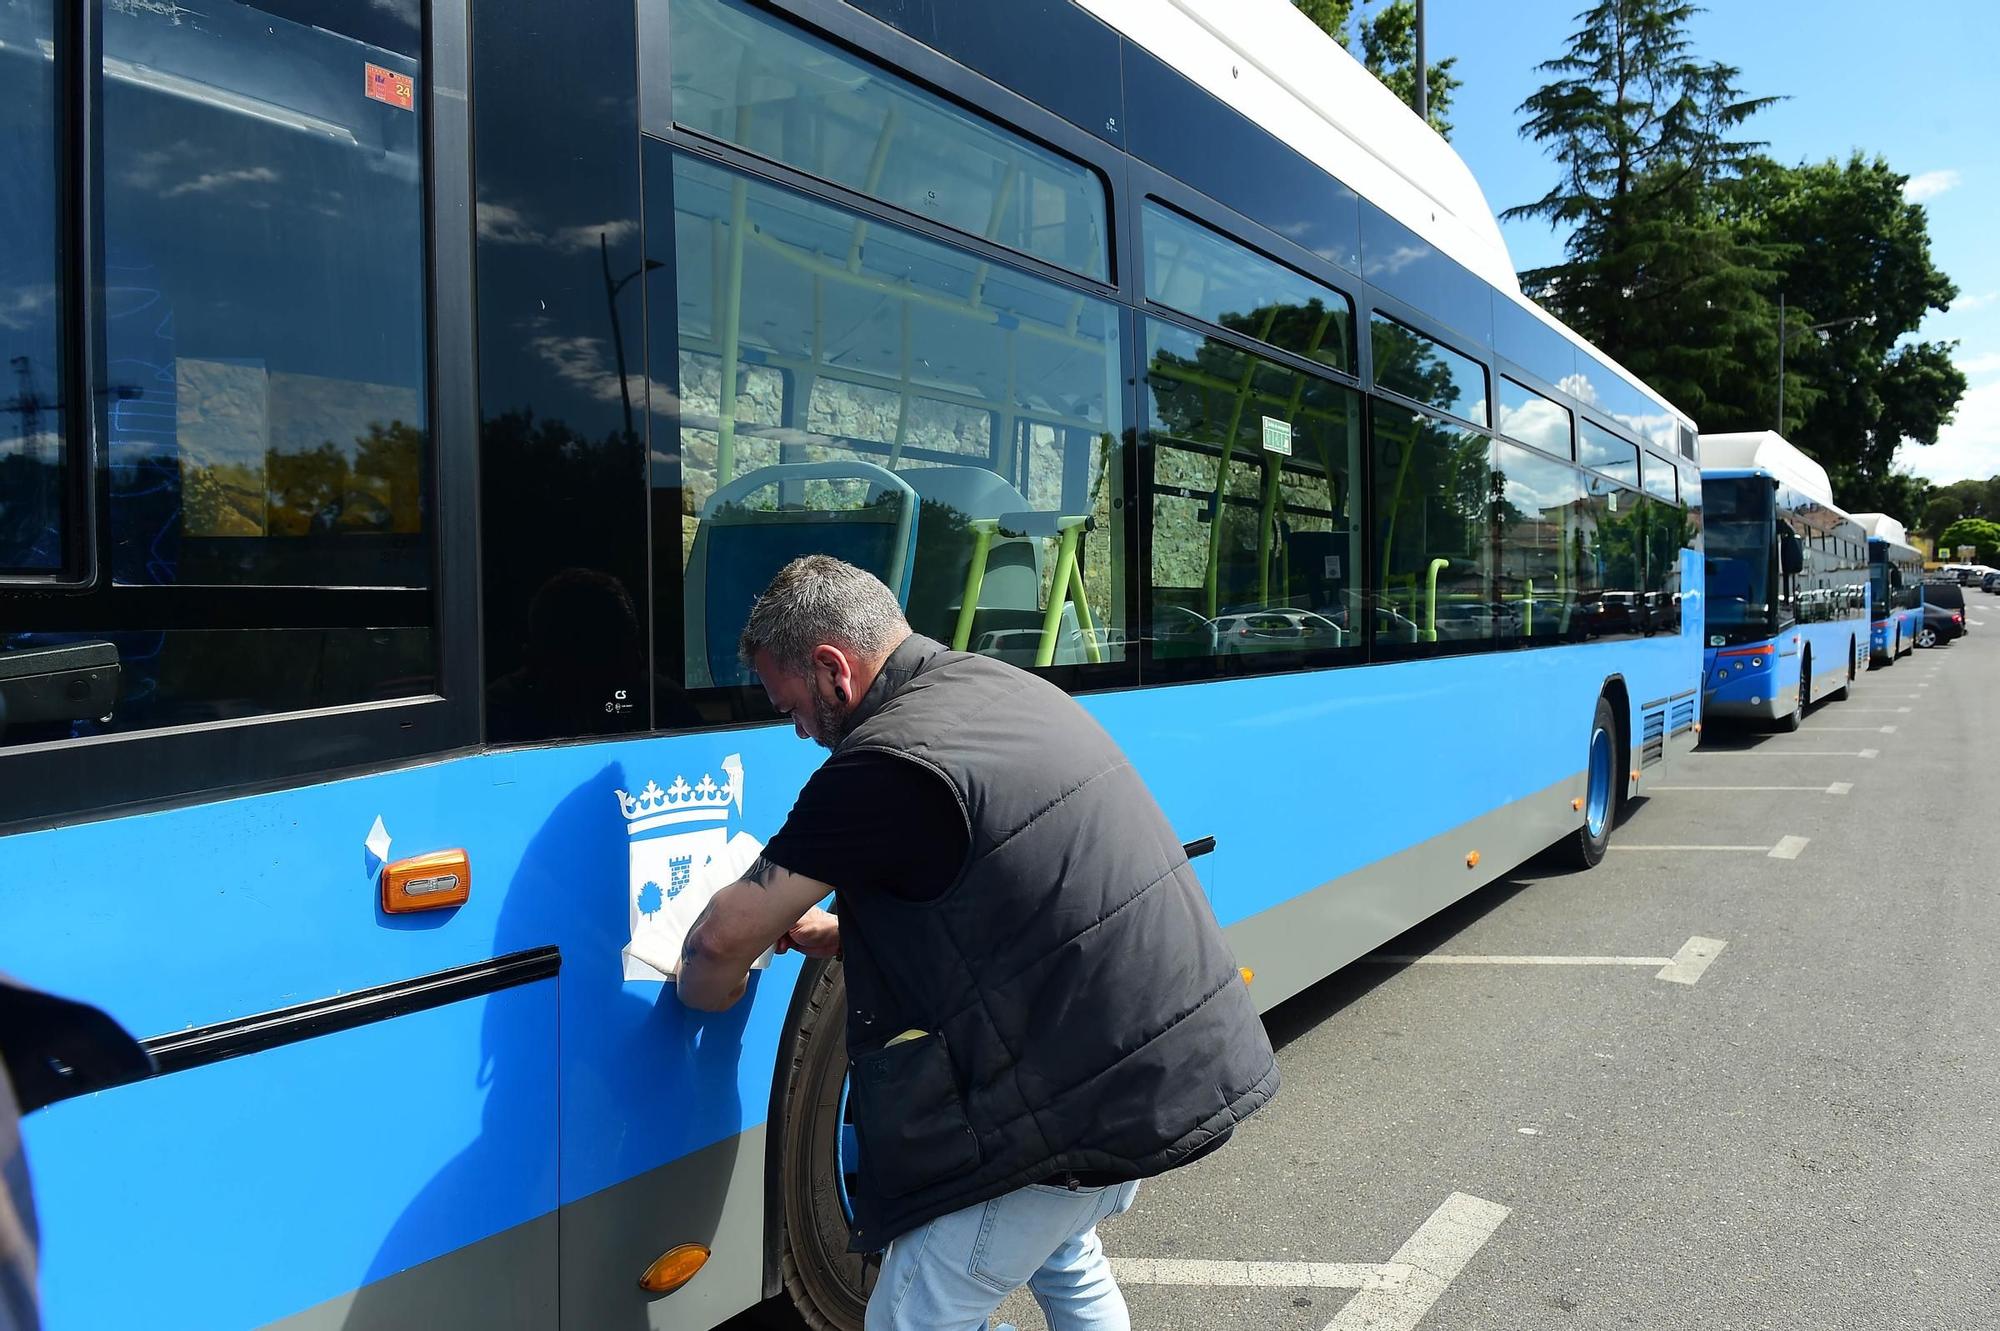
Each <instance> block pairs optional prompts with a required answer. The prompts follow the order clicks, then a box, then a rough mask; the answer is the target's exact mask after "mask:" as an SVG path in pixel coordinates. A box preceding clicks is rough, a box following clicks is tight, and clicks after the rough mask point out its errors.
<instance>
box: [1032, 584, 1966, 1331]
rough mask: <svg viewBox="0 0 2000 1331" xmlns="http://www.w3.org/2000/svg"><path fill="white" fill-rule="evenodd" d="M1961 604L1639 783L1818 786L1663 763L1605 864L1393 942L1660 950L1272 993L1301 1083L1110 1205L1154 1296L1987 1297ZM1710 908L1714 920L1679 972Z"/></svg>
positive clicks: (1287, 1314)
mask: <svg viewBox="0 0 2000 1331" xmlns="http://www.w3.org/2000/svg"><path fill="white" fill-rule="evenodd" d="M1968 601H1969V606H1968V609H1969V611H1970V614H1971V617H1972V618H1974V619H1975V620H1980V619H1983V620H1985V621H1986V624H1985V626H1983V628H1982V627H1975V628H1974V629H1973V630H1972V633H1971V636H1969V637H1967V638H1965V639H1962V640H1961V641H1959V642H1957V643H1955V644H1953V645H1952V646H1950V647H1947V648H1940V649H1934V650H1931V651H1923V652H1919V653H1917V654H1916V655H1915V656H1914V657H1910V658H1906V659H1905V660H1903V661H1901V662H1899V663H1898V664H1897V665H1895V666H1894V667H1892V668H1889V669H1886V670H1875V671H1871V672H1869V673H1868V674H1866V675H1865V676H1864V677H1863V678H1862V680H1861V681H1860V682H1859V683H1858V684H1857V685H1856V687H1855V688H1854V690H1853V696H1852V697H1851V698H1850V699H1849V700H1847V701H1845V702H1833V703H1828V704H1824V705H1821V706H1818V707H1816V708H1815V709H1814V710H1813V711H1812V713H1811V714H1810V715H1809V716H1808V718H1807V720H1806V723H1805V726H1804V727H1803V728H1802V729H1801V730H1800V731H1799V732H1798V733H1796V734H1791V735H1780V734H1717V733H1710V734H1709V735H1708V736H1707V737H1706V738H1705V740H1704V743H1703V747H1702V749H1701V750H1699V751H1698V752H1697V753H1696V754H1695V755H1694V756H1693V757H1692V758H1689V759H1683V760H1681V761H1679V762H1677V763H1676V764H1674V765H1673V766H1672V767H1671V769H1670V770H1669V772H1668V773H1667V774H1666V775H1664V776H1656V777H1655V778H1654V781H1655V784H1656V785H1658V786H1661V787H1669V786H1671V787H1799V789H1656V790H1654V791H1652V792H1651V793H1650V794H1649V795H1648V796H1647V797H1645V798H1643V799H1641V800H1638V801H1636V802H1634V803H1633V804H1632V805H1631V806H1630V807H1629V811H1628V815H1627V817H1626V819H1625V821H1624V823H1623V825H1621V826H1620V827H1619V829H1618V830H1617V832H1616V835H1615V837H1614V841H1613V845H1614V847H1615V849H1614V851H1613V853H1612V854H1611V856H1610V857H1609V858H1608V859H1607V861H1606V862H1605V863H1604V864H1602V865H1600V866H1599V867H1598V868H1597V869H1595V870H1593V871H1591V872H1589V873H1570V872H1563V871H1561V870H1559V869H1556V868H1554V867H1551V866H1547V865H1542V864H1533V865H1529V866H1527V867H1525V868H1524V869H1523V870H1521V871H1520V872H1518V873H1517V874H1515V875H1514V876H1513V877H1512V878H1510V879H1509V880H1506V881H1503V882H1500V883H1496V884H1494V885H1493V886H1492V887H1490V888H1487V889H1486V890H1484V891H1482V892H1480V893H1479V894H1477V895H1476V896H1475V897H1473V898H1471V899H1470V900H1468V901H1466V902H1464V903H1462V904H1461V905H1460V906H1459V907H1457V908H1455V909H1454V910H1452V911H1451V912H1449V913H1448V914H1447V915H1446V916H1443V917H1440V918H1438V919H1436V920H1433V921H1431V922H1430V923H1428V924H1426V925H1424V926H1422V927H1420V928H1418V929H1416V930H1413V931H1412V932H1411V933H1410V934H1408V935H1406V936H1405V937H1404V938H1403V939H1401V940H1399V941H1398V942H1397V943H1396V944H1394V945H1392V946H1391V947H1389V948H1386V949H1384V950H1385V951H1386V952H1393V953H1408V954H1423V955H1453V956H1496V955H1497V956H1598V957H1612V958H1618V957H1626V958H1648V957H1650V958H1654V959H1655V960H1654V962H1650V963H1645V964H1599V965H1503V964H1473V965H1437V964H1415V965H1392V964H1360V965H1356V966H1353V967H1350V968H1348V969H1347V970H1346V971H1344V972H1342V973H1340V974H1338V975H1335V976H1334V977H1332V978H1331V979H1329V980H1327V981H1326V982H1324V983H1323V984H1321V985H1320V986H1318V987H1317V988H1315V989H1313V990H1310V991H1308V992H1307V993H1305V994H1303V995H1301V996H1300V997H1299V998H1297V999H1295V1000H1293V1001H1292V1002H1289V1003H1287V1004H1286V1005H1284V1006H1283V1007H1282V1008H1280V1009H1279V1010H1277V1011H1276V1012H1274V1013H1273V1014H1271V1016H1270V1018H1269V1024H1270V1027H1271V1030H1272V1033H1273V1036H1274V1037H1275V1039H1276V1041H1277V1043H1278V1044H1279V1050H1280V1052H1279V1058H1280V1060H1281V1062H1282V1065H1283V1070H1284V1077H1285V1086H1284V1090H1283V1092H1282V1093H1281V1095H1280V1096H1279V1098H1278V1099H1277V1100H1276V1101H1275V1102H1274V1103H1273V1104H1272V1105H1271V1106H1270V1107H1269V1108H1268V1109H1266V1110H1265V1111H1264V1112H1263V1113H1261V1114H1259V1115H1258V1116H1257V1117H1256V1118H1255V1119H1253V1120H1251V1121H1250V1122H1249V1123H1247V1124H1246V1125H1245V1126H1244V1127H1243V1128H1242V1129H1241V1130H1240V1131H1239V1132H1238V1133H1237V1136H1236V1139H1235V1140H1234V1141H1233V1142H1232V1143H1231V1144H1230V1146H1229V1147H1227V1148H1226V1149H1224V1150H1223V1151H1221V1152H1219V1153H1217V1154H1216V1155H1215V1156H1212V1157H1210V1158H1209V1159H1208V1160H1205V1161H1202V1162H1200V1163H1198V1164H1196V1165H1193V1166H1190V1167H1189V1168H1187V1169H1185V1170H1181V1171H1178V1172H1176V1173H1174V1174H1170V1175H1168V1176H1166V1177H1164V1178H1161V1179H1157V1180H1154V1181H1153V1182H1151V1183H1149V1184H1147V1185H1146V1186H1145V1187H1144V1188H1143V1189H1142V1191H1141V1193H1140V1198H1139V1204H1138V1205H1137V1207H1135V1208H1134V1210H1133V1211H1132V1212H1131V1213H1130V1214H1129V1215H1127V1216H1125V1217H1123V1218H1121V1219H1118V1220H1116V1221H1113V1222H1111V1223H1109V1224H1107V1225H1106V1226H1105V1227H1104V1230H1103V1233H1104V1237H1105V1243H1106V1246H1107V1248H1108V1249H1109V1250H1110V1252H1111V1253H1112V1255H1113V1257H1114V1259H1116V1260H1120V1261H1127V1260H1128V1259H1168V1262H1167V1263H1164V1264H1163V1263H1160V1262H1158V1261H1157V1260H1155V1261H1154V1262H1153V1263H1152V1264H1151V1266H1150V1269H1146V1268H1145V1267H1144V1266H1143V1265H1142V1266H1141V1267H1139V1268H1134V1267H1133V1266H1130V1265H1128V1266H1127V1268H1126V1269H1127V1271H1128V1273H1131V1272H1134V1271H1135V1270H1137V1271H1138V1272H1139V1273H1140V1274H1142V1275H1144V1276H1145V1277H1146V1280H1144V1281H1142V1280H1139V1279H1131V1278H1128V1279H1126V1280H1125V1281H1124V1284H1125V1288H1126V1294H1127V1298H1128V1301H1129V1302H1130V1305H1131V1308H1132V1313H1133V1324H1134V1326H1135V1327H1140V1328H1146V1329H1147V1331H1168V1329H1169V1328H1186V1329H1187V1331H1220V1329H1223V1328H1245V1331H1285V1329H1290V1328H1297V1329H1298V1331H1322V1329H1323V1328H1329V1327H1337V1328H1339V1331H1361V1328H1369V1329H1370V1331H1407V1329H1408V1328H1410V1327H1416V1326H1421V1327H1422V1328H1424V1331H1446V1329H1447V1328H1478V1329H1479V1331H1505V1329H1507V1328H1536V1329H1537V1331H1541V1329H1544V1328H1551V1327H1569V1326H1576V1327H1593V1328H1596V1327H1620V1328H1623V1327H1640V1328H1651V1327H1657V1328H1675V1329H1676V1331H1680V1329H1681V1328H1689V1327H1701V1328H1704V1329H1705V1331H1729V1329H1733V1328H1764V1327H1769V1328H1783V1329H1784V1331H1798V1329H1799V1328H1847V1327H1855V1328H1870V1329H1871V1331H1873V1329H1875V1328H1892V1327H1909V1328H1924V1329H1925V1331H1933V1329H1939V1328H1950V1329H1952V1331H1957V1329H1959V1328H1992V1327H2000V1202H1996V1199H1995V1190H1996V1189H2000V1123H1996V1118H2000V1034H1996V1032H2000V984H1996V979H2000V960H1996V958H2000V909H1996V904H2000V709H1996V707H1995V705H1994V701H1993V700H1994V698H1995V695H1996V692H2000V598H1992V597H1986V596H1983V595H1978V594H1974V595H1972V596H1970V597H1969V598H1968ZM1885 727H1893V729H1892V730H1889V729H1885ZM1864 751H1872V756H1864ZM1843 783H1844V784H1845V785H1847V786H1848V787H1850V788H1849V789H1847V790H1846V792H1845V793H1830V790H1829V788H1835V789H1837V788H1838V787H1839V785H1840V784H1843ZM1787 837H1792V838H1799V837H1802V838H1805V843H1804V845H1803V847H1800V846H1799V845H1798V843H1797V842H1795V841H1794V842H1786V841H1785V840H1784V838H1787ZM1686 846H1704V847H1739V848H1741V847H1749V848H1750V849H1703V850H1693V849H1669V848H1668V847H1686ZM1655 847H1658V848H1657V849H1656V848H1655ZM1779 847H1783V848H1784V849H1788V850H1793V851H1795V852H1796V858H1789V859H1788V858H1779V857H1774V856H1773V855H1772V854H1770V853H1769V852H1770V850H1771V849H1773V848H1779ZM1691 938H1708V939H1716V940H1722V941H1723V942H1724V943H1725V944H1726V946H1725V947H1724V948H1723V949H1722V950H1721V951H1720V952H1719V954H1716V955H1715V956H1714V958H1713V960H1712V962H1711V963H1710V964H1709V965H1708V967H1707V969H1706V970H1705V971H1702V972H1701V974H1700V975H1699V978H1698V980H1697V982H1696V983H1693V984H1684V983H1673V982H1669V981H1666V980H1662V979H1659V978H1657V970H1658V967H1657V964H1656V963H1657V961H1659V960H1664V959H1666V958H1668V957H1671V956H1673V955H1674V954H1675V953H1676V952H1677V951H1678V950H1679V949H1681V947H1682V945H1683V944H1685V943H1687V942H1688V940H1690V939H1691ZM1454 1194H1460V1195H1462V1198H1461V1200H1458V1201H1451V1200H1449V1199H1452V1198H1453V1196H1454ZM1473 1199H1477V1200H1473ZM1441 1207H1442V1208H1444V1209H1443V1211H1442V1212H1440V1208H1441ZM1502 1208H1504V1210H1503V1209H1502ZM1434 1215H1436V1216H1437V1217H1438V1218H1437V1219H1435V1220H1432V1217H1433V1216H1434ZM1427 1221H1430V1223H1429V1224H1426V1222H1427ZM1406 1245H1410V1246H1408V1247H1406ZM1399 1256H1400V1257H1401V1258H1403V1259H1404V1260H1403V1261H1402V1263H1401V1264H1400V1265H1391V1266H1384V1265H1383V1264H1387V1263H1391V1261H1392V1258H1397V1257H1399ZM1243 1262H1256V1263H1280V1264H1294V1265H1273V1266H1263V1267H1243V1266H1236V1265H1224V1264H1233V1263H1243ZM1175 1263H1178V1265H1176V1264H1175ZM1307 1263H1318V1264H1361V1265H1360V1266H1359V1267H1358V1268H1350V1267H1344V1266H1343V1267H1329V1266H1307V1265H1303V1264H1307ZM1209 1264H1212V1265H1209ZM1454 1272H1455V1274H1454ZM1447 1276H1448V1277H1449V1279H1447V1278H1446V1277H1447ZM1371 1279H1372V1280H1373V1281H1374V1282H1375V1284H1376V1291H1375V1292H1373V1293H1363V1294H1357V1292H1356V1291H1355V1289H1353V1288H1335V1287H1328V1286H1327V1285H1326V1284H1325V1283H1324V1282H1326V1281H1332V1280H1338V1281H1346V1282H1347V1283H1348V1284H1349V1285H1352V1284H1358V1283H1361V1282H1362V1281H1363V1280H1371ZM1157 1280H1173V1281H1176V1282H1180V1283H1172V1284H1160V1283H1147V1282H1146V1281H1157ZM1218 1282H1220V1283H1218ZM1315 1282H1321V1283H1315ZM1350 1301H1352V1302H1351V1303H1350ZM1002 1316H1003V1317H1005V1318H1006V1319H1008V1320H1011V1321H1013V1322H1015V1323H1017V1324H1018V1325H1019V1326H1020V1328H1021V1329H1022V1331H1033V1329H1035V1328H1040V1327H1042V1325H1043V1323H1042V1319H1041V1317H1040V1315H1039V1313H1038V1312H1037V1310H1036V1309H1035V1308H1034V1305H1033V1304H1032V1302H1031V1301H1030V1300H1028V1299H1027V1298H1026V1297H1025V1296H1022V1295H1016V1296H1015V1297H1014V1298H1013V1299H1011V1300H1010V1301H1009V1302H1008V1303H1007V1304H1006V1305H1005V1306H1004V1307H1003V1309H1002Z"/></svg>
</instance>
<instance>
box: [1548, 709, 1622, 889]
mask: <svg viewBox="0 0 2000 1331" xmlns="http://www.w3.org/2000/svg"><path fill="white" fill-rule="evenodd" d="M1586 752H1587V753H1588V755H1589V765H1588V766H1587V767H1586V769H1585V775H1584V783H1583V826H1582V827H1579V828H1578V829H1577V830H1576V831H1575V832H1574V833H1573V834H1572V835H1571V836H1570V839H1569V840H1567V841H1565V842H1563V843H1562V845H1563V850H1564V855H1565V857H1566V858H1567V859H1569V860H1570V861H1571V862H1572V863H1574V864H1575V865H1576V867H1577V868H1579V869H1589V868H1594V867H1595V866H1596V865H1597V863H1598V862H1599V861H1600V860H1602V859H1603V858H1604V852H1605V851H1606V850H1608V849H1609V848H1610V846H1611V825H1612V823H1614V822H1615V821H1617V815H1618V767H1619V763H1618V718H1617V717H1616V716H1615V715H1614V714H1613V713H1612V711H1611V700H1610V699H1609V698H1606V697H1604V696H1603V695H1602V694H1600V695H1599V696H1598V699H1597V711H1596V713H1595V714H1594V715H1593V716H1592V717H1591V718H1590V747H1589V748H1588V749H1587V750H1586Z"/></svg>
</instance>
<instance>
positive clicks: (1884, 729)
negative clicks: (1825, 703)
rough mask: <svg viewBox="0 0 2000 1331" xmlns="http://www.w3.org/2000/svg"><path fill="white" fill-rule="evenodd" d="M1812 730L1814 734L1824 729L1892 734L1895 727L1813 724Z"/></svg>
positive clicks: (1856, 733)
mask: <svg viewBox="0 0 2000 1331" xmlns="http://www.w3.org/2000/svg"><path fill="white" fill-rule="evenodd" d="M1813 731H1814V733H1816V734H1817V733H1823V732H1826V731H1845V732H1846V733H1848V734H1850V735H1893V734H1895V733H1896V727H1894V726H1814V727H1813Z"/></svg>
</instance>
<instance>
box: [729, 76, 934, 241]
mask: <svg viewBox="0 0 2000 1331" xmlns="http://www.w3.org/2000/svg"><path fill="white" fill-rule="evenodd" d="M749 63H750V62H749V61H747V60H746V61H745V62H744V64H745V66H746V67H748V65H749ZM902 118H903V117H902V112H901V111H900V110H899V109H898V108H896V107H894V106H892V107H890V108H889V113H888V114H887V115H885V116H883V117H882V132H881V133H880V134H878V135H876V136H875V151H874V153H873V154H871V155H870V156H869V158H868V179H867V182H866V183H865V184H864V185H863V186H862V193H864V194H878V195H879V194H880V193H881V186H882V171H883V168H885V167H886V166H888V164H889V142H890V140H892V139H894V138H895V137H896V127H897V126H898V125H899V124H901V123H902ZM737 142H738V143H746V142H748V140H747V139H738V140H737ZM867 239H868V219H866V218H857V219H855V223H854V231H853V233H852V238H851V239H850V240H849V241H848V244H847V270H848V271H849V272H853V273H858V272H860V271H861V246H862V244H863V242H865V241H866V240H867Z"/></svg>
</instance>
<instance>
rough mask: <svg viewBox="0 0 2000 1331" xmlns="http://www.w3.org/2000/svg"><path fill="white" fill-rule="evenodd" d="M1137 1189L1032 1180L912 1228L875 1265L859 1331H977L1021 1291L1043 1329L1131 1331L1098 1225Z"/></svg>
mask: <svg viewBox="0 0 2000 1331" xmlns="http://www.w3.org/2000/svg"><path fill="white" fill-rule="evenodd" d="M1138 1191H1139V1185H1138V1184H1137V1183H1121V1184H1119V1185H1117V1186H1116V1187H1110V1188H1077V1189H1075V1190H1074V1191H1072V1190H1070V1189H1068V1188H1055V1187H1050V1186H1048V1185H1046V1184H1042V1183H1031V1184H1029V1185H1028V1186H1027V1187H1025V1188H1020V1189H1017V1190H1016V1191H1014V1192H1010V1193H1007V1194H1005V1195H1004V1196H1000V1197H995V1198H994V1199H993V1200H992V1201H990V1202H986V1203H983V1204H981V1205H979V1206H968V1207H967V1208H966V1209H964V1210H963V1211H953V1212H952V1213H951V1214H950V1215H944V1216H939V1217H938V1218H937V1219H936V1220H933V1221H931V1222H930V1223H929V1224H928V1225H923V1226H920V1227H919V1228H917V1229H913V1230H911V1231H910V1232H909V1233H907V1234H905V1235H903V1236H902V1237H901V1238H899V1239H897V1240H896V1241H895V1242H893V1243H891V1244H890V1245H889V1251H888V1254H887V1255H886V1256H884V1257H883V1259H882V1273H881V1275H880V1277H879V1278H878V1279H877V1280H876V1282H875V1292H874V1294H873V1295H872V1296H870V1298H869V1300H868V1325H867V1331H985V1327H986V1319H987V1317H988V1316H989V1315H990V1314H991V1313H992V1312H993V1310H994V1309H995V1308H998V1307H999V1306H1000V1300H1002V1299H1004V1298H1006V1297H1007V1295H1009V1294H1011V1293H1012V1292H1013V1291H1015V1290H1017V1289H1019V1288H1020V1287H1021V1286H1023V1285H1026V1286H1027V1287H1028V1289H1029V1291H1030V1292H1031V1293H1033V1294H1034V1296H1035V1302H1037V1303H1039V1304H1041V1305H1042V1315H1043V1316H1044V1317H1046V1318H1048V1322H1049V1331H1131V1327H1132V1322H1131V1319H1130V1317H1128V1316H1127V1314H1126V1312H1125V1296H1124V1295H1122V1294H1120V1293H1119V1292H1118V1282H1117V1281H1115V1280H1113V1279H1112V1278H1111V1264H1110V1262H1108V1261H1107V1260H1105V1256H1104V1246H1103V1245H1102V1244H1100V1243H1099V1242H1098V1241H1097V1222H1098V1221H1100V1220H1103V1219H1104V1218H1105V1217H1107V1216H1114V1215H1118V1214H1120V1213H1122V1212H1124V1211H1126V1210H1127V1209H1129V1208H1130V1207H1131V1205H1132V1199H1133V1197H1134V1196H1136V1195H1137V1194H1138ZM1002 1331H1011V1329H1010V1328H1006V1327H1003V1328H1002Z"/></svg>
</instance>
